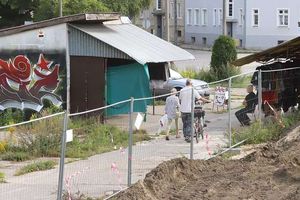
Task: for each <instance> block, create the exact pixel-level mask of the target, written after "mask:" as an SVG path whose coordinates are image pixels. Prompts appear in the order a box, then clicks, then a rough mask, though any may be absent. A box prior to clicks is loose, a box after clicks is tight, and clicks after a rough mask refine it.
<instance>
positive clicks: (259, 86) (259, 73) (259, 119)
mask: <svg viewBox="0 0 300 200" xmlns="http://www.w3.org/2000/svg"><path fill="white" fill-rule="evenodd" d="M257 83H258V88H257V93H258V94H257V98H258V111H259V112H258V121H259V123H261V118H262V116H261V115H262V73H261V70H259V71H258V78H257Z"/></svg>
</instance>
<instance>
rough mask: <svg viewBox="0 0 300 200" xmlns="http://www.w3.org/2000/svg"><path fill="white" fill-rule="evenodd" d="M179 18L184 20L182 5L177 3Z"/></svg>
mask: <svg viewBox="0 0 300 200" xmlns="http://www.w3.org/2000/svg"><path fill="white" fill-rule="evenodd" d="M176 11H177V18H182V15H181V4H180V3H177V9H176Z"/></svg>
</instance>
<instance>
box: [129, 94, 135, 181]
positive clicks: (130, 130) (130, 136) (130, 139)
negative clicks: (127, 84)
mask: <svg viewBox="0 0 300 200" xmlns="http://www.w3.org/2000/svg"><path fill="white" fill-rule="evenodd" d="M133 104H134V98H133V97H131V101H130V111H129V139H128V174H127V175H128V177H127V185H128V187H130V186H131V174H132V143H133V138H132V137H133V128H132V126H133V120H132V114H133Z"/></svg>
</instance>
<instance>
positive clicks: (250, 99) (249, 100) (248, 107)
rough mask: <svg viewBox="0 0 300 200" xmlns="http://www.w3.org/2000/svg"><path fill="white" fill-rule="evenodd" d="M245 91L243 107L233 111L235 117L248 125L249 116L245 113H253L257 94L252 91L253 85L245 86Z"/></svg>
mask: <svg viewBox="0 0 300 200" xmlns="http://www.w3.org/2000/svg"><path fill="white" fill-rule="evenodd" d="M247 92H248V94H247V96H246V97H245V99H244V101H243V105H244V106H245V108H242V109H240V110H239V111H237V112H236V113H235V116H236V118H237V119H238V120H239V122H240V123H241V124H242V125H243V126H245V125H246V126H249V125H250V118H249V117H248V115H247V113H253V112H254V110H255V105H256V104H257V96H256V95H255V94H254V92H253V85H249V86H248V87H247Z"/></svg>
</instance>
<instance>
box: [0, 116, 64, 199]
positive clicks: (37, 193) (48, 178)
mask: <svg viewBox="0 0 300 200" xmlns="http://www.w3.org/2000/svg"><path fill="white" fill-rule="evenodd" d="M46 115H48V113H47V112H42V113H41V114H40V116H33V118H35V119H33V120H32V121H30V122H23V123H20V124H16V125H9V126H4V127H1V128H0V135H1V139H0V144H1V145H0V146H1V152H0V157H1V161H0V172H1V173H2V175H3V176H2V178H1V180H2V181H0V182H1V183H0V199H24V200H27V199H28V200H30V199H49V200H50V199H55V198H56V193H57V188H58V187H57V186H58V174H59V172H58V167H57V166H58V164H59V155H60V137H61V134H62V131H63V128H62V127H63V124H62V122H63V113H58V114H55V115H50V116H46ZM41 116H46V117H42V118H37V117H41ZM43 170H45V171H43ZM36 171H41V172H36Z"/></svg>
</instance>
